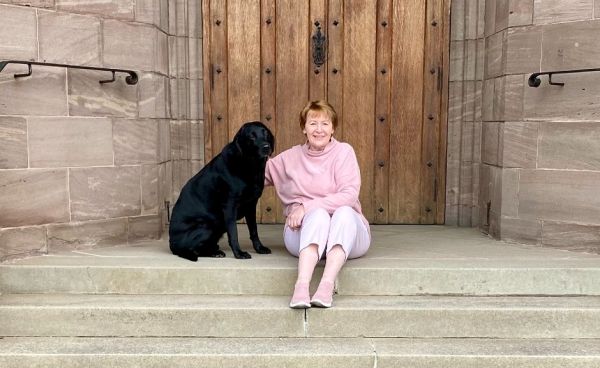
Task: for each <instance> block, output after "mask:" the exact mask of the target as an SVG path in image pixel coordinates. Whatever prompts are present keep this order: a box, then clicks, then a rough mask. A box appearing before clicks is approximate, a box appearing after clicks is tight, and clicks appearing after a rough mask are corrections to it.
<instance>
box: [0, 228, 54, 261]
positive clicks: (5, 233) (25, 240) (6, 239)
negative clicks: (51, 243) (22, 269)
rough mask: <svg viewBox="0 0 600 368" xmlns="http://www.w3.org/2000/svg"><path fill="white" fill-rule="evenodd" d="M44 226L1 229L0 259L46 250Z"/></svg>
mask: <svg viewBox="0 0 600 368" xmlns="http://www.w3.org/2000/svg"><path fill="white" fill-rule="evenodd" d="M46 249H47V248H46V229H45V228H44V227H18V228H8V229H0V260H2V259H3V258H6V257H10V256H16V255H21V254H31V253H35V252H39V253H45V252H46Z"/></svg>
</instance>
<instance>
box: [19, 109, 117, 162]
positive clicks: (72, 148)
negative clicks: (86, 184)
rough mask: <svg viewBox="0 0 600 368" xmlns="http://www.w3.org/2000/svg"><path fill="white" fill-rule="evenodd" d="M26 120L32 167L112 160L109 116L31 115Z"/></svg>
mask: <svg viewBox="0 0 600 368" xmlns="http://www.w3.org/2000/svg"><path fill="white" fill-rule="evenodd" d="M28 124H29V154H30V157H29V165H30V166H31V167H74V166H78V167H81V166H101V165H112V164H113V142H112V126H111V121H110V119H106V118H70V117H63V118H54V117H30V118H29V123H28Z"/></svg>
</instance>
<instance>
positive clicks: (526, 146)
mask: <svg viewBox="0 0 600 368" xmlns="http://www.w3.org/2000/svg"><path fill="white" fill-rule="evenodd" d="M502 144H503V146H504V148H503V150H502V160H503V164H502V166H504V167H524V168H535V167H536V160H537V152H538V123H537V122H506V123H504V134H503V142H502Z"/></svg>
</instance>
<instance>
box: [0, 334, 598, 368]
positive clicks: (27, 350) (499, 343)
mask: <svg viewBox="0 0 600 368" xmlns="http://www.w3.org/2000/svg"><path fill="white" fill-rule="evenodd" d="M0 366H2V367H3V368H22V367H37V368H46V367H47V368H54V367H61V368H83V367H85V368H95V367H98V368H100V367H102V368H104V367H116V368H117V367H124V368H125V367H126V368H148V367H204V368H211V367H215V368H216V367H219V368H244V367H252V368H255V367H264V368H269V367H277V368H279V367H289V368H294V367H297V368H300V367H302V368H304V367H315V368H318V367H327V368H338V367H339V368H342V367H343V368H346V367H361V368H362V367H376V368H391V367H396V368H397V367H427V368H513V367H520V368H540V367H544V368H598V367H600V340H594V339H567V340H537V339H530V340H519V339H517V340H502V339H396V338H388V339H371V338H343V339H331V338H327V339H321V338H264V339H263V338H258V339H248V338H169V339H165V338H64V337H51V338H39V337H38V338H4V339H0Z"/></svg>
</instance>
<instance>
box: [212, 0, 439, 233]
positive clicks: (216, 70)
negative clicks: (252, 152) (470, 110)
mask: <svg viewBox="0 0 600 368" xmlns="http://www.w3.org/2000/svg"><path fill="white" fill-rule="evenodd" d="M449 4H450V2H449V0H402V1H400V0H309V1H297V0H228V1H226V2H225V1H220V0H208V1H206V2H203V12H204V25H203V30H204V42H205V47H204V66H205V69H204V70H205V88H204V92H205V109H204V111H205V122H206V123H205V143H206V145H205V157H206V159H207V160H208V159H210V158H211V157H212V156H213V155H214V154H215V153H218V152H219V151H220V150H221V148H222V147H223V146H224V145H225V144H226V143H227V142H228V141H229V140H230V139H231V138H232V137H233V135H234V134H235V132H236V131H237V129H238V128H239V126H240V125H241V124H242V123H243V122H245V121H248V120H261V121H263V122H264V123H265V124H267V125H268V126H269V127H270V128H271V129H272V131H273V132H274V134H275V136H276V153H279V152H281V151H283V150H285V149H287V148H289V147H291V146H293V145H296V144H299V143H302V142H303V141H304V140H305V137H304V136H303V135H302V133H301V130H300V128H299V125H298V114H299V112H300V109H301V108H302V107H303V106H304V105H305V104H306V102H307V101H308V100H315V99H323V98H327V100H328V101H329V102H330V103H331V104H332V105H333V106H334V107H335V109H336V110H337V112H338V114H339V117H340V119H339V126H338V127H337V129H336V132H335V136H336V137H337V138H338V139H340V140H342V141H347V142H348V143H350V144H351V145H352V146H353V147H354V149H355V151H356V154H357V158H358V161H359V165H360V168H361V177H362V190H361V196H360V200H361V203H362V205H363V210H364V213H365V215H366V217H367V218H368V219H369V221H371V222H375V223H413V224H417V223H443V219H444V214H443V212H444V202H445V198H444V187H443V186H444V183H445V180H444V175H445V164H446V162H445V145H446V135H445V132H446V122H445V119H446V116H447V112H446V111H445V110H446V108H447V101H445V100H444V99H445V98H447V88H448V82H447V80H446V79H447V78H444V76H443V74H444V71H445V70H447V68H448V53H447V50H448V42H449V35H448V32H449V27H448V24H447V23H448V18H449ZM318 27H320V29H321V32H322V33H324V35H325V37H326V39H327V58H326V60H325V63H324V64H323V65H322V66H320V67H319V66H316V65H315V64H314V63H313V50H312V49H313V44H312V42H313V41H312V36H313V35H314V34H315V33H316V31H317V28H318ZM258 214H259V216H258V218H259V219H260V220H261V221H262V222H264V223H273V222H283V221H284V218H283V215H282V208H281V204H280V203H279V200H278V199H277V198H276V195H275V192H274V190H273V189H272V188H269V189H267V190H266V191H265V194H264V195H263V198H262V199H261V204H260V208H259V210H258Z"/></svg>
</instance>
